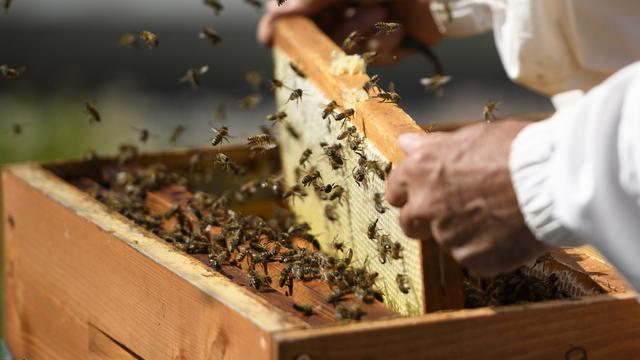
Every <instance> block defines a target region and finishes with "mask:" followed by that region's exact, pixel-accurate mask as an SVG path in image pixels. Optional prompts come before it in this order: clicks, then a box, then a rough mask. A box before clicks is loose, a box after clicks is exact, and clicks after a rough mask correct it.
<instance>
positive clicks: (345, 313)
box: [336, 305, 367, 320]
mask: <svg viewBox="0 0 640 360" xmlns="http://www.w3.org/2000/svg"><path fill="white" fill-rule="evenodd" d="M366 314H367V313H366V312H364V311H363V310H362V309H360V308H359V307H353V308H348V307H346V306H342V305H338V306H337V307H336V320H360V319H362V317H363V316H364V315H366Z"/></svg>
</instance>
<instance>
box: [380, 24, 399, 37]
mask: <svg viewBox="0 0 640 360" xmlns="http://www.w3.org/2000/svg"><path fill="white" fill-rule="evenodd" d="M374 26H375V28H376V30H378V32H377V33H376V35H375V36H378V35H379V34H381V33H385V34H386V35H389V34H391V33H392V32H395V31H398V30H399V29H400V23H395V22H383V21H379V22H377V23H375V24H374Z"/></svg>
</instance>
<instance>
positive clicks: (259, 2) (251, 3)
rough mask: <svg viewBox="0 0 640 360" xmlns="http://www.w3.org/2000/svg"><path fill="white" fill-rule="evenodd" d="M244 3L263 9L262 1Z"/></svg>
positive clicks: (251, 0)
mask: <svg viewBox="0 0 640 360" xmlns="http://www.w3.org/2000/svg"><path fill="white" fill-rule="evenodd" d="M244 1H245V2H246V3H247V4H249V5H251V6H253V7H254V8H256V9H258V10H260V9H262V1H260V0H244Z"/></svg>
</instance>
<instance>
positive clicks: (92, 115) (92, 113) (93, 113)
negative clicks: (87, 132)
mask: <svg viewBox="0 0 640 360" xmlns="http://www.w3.org/2000/svg"><path fill="white" fill-rule="evenodd" d="M84 112H85V113H87V114H88V115H89V124H92V123H94V122H96V123H99V122H100V121H102V117H101V116H100V112H99V111H98V108H97V107H96V103H95V101H87V102H85V103H84Z"/></svg>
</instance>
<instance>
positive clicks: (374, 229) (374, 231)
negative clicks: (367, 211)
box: [367, 219, 379, 240]
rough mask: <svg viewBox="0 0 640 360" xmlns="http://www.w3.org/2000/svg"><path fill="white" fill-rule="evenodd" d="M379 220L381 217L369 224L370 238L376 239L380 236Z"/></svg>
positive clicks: (368, 232)
mask: <svg viewBox="0 0 640 360" xmlns="http://www.w3.org/2000/svg"><path fill="white" fill-rule="evenodd" d="M378 220H379V219H376V220H375V221H374V222H372V223H371V224H369V226H367V237H368V238H369V240H375V239H376V238H377V237H378Z"/></svg>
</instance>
